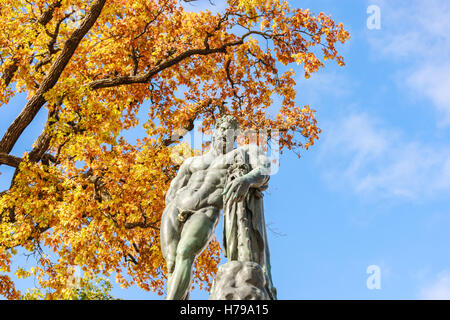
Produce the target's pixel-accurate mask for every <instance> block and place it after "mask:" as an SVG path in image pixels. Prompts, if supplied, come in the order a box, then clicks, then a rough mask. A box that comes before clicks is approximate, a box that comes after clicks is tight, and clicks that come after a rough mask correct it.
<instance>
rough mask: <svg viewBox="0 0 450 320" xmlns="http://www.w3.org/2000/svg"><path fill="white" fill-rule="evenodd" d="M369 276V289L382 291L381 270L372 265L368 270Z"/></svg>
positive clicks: (367, 283)
mask: <svg viewBox="0 0 450 320" xmlns="http://www.w3.org/2000/svg"><path fill="white" fill-rule="evenodd" d="M366 272H367V274H370V276H369V277H368V278H367V282H366V285H367V289H369V290H380V289H381V269H380V267H379V266H377V265H374V264H373V265H370V266H368V267H367V270H366Z"/></svg>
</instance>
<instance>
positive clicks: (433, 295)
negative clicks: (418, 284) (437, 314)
mask: <svg viewBox="0 0 450 320" xmlns="http://www.w3.org/2000/svg"><path fill="white" fill-rule="evenodd" d="M420 298H421V299H426V300H450V272H448V271H444V272H441V273H440V274H438V276H437V279H436V280H435V281H434V282H433V283H431V284H429V285H427V286H425V287H423V288H422V289H421V290H420Z"/></svg>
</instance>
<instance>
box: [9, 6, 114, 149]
mask: <svg viewBox="0 0 450 320" xmlns="http://www.w3.org/2000/svg"><path fill="white" fill-rule="evenodd" d="M105 2H106V0H96V1H95V2H94V4H93V5H92V7H91V10H90V11H89V13H88V14H87V15H86V17H85V18H84V19H83V21H82V23H81V25H80V26H79V27H78V28H77V29H76V30H75V31H74V32H73V33H72V35H71V36H70V37H69V39H67V41H66V42H65V43H64V47H63V49H62V50H61V53H60V54H59V55H58V56H57V57H56V59H55V62H54V63H53V64H52V66H51V68H50V71H49V73H48V75H47V76H46V77H45V78H44V80H43V81H42V83H41V84H40V86H39V89H38V90H37V92H36V94H35V95H34V96H33V97H32V98H31V99H30V100H29V101H28V102H27V104H26V105H25V107H24V108H23V110H22V112H21V113H20V114H19V116H18V117H17V118H16V119H15V120H14V121H13V123H12V124H11V126H10V127H9V128H8V130H7V131H6V133H5V135H4V136H3V138H2V140H1V141H0V152H4V153H10V152H11V150H12V148H13V147H14V144H15V143H16V142H17V140H18V139H19V137H20V135H21V134H22V132H23V131H24V130H25V128H26V127H27V126H28V125H29V124H30V123H31V121H32V120H33V119H34V117H35V116H36V114H37V113H38V112H39V110H40V109H41V107H42V106H43V105H44V104H45V99H44V94H45V93H46V92H47V91H48V90H50V89H51V88H53V86H54V85H55V84H56V83H57V81H58V79H59V77H60V76H61V73H62V72H63V70H64V69H65V67H66V66H67V64H68V63H69V61H70V59H71V58H72V55H73V54H74V52H75V50H76V48H77V47H78V44H79V43H80V41H81V39H83V37H84V36H85V35H86V33H87V32H88V31H89V30H90V29H91V27H92V26H93V25H94V23H95V21H97V18H98V17H99V15H100V13H101V11H102V9H103V6H104V4H105Z"/></svg>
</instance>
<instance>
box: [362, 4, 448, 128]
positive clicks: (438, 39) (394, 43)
mask: <svg viewBox="0 0 450 320" xmlns="http://www.w3.org/2000/svg"><path fill="white" fill-rule="evenodd" d="M371 2H373V1H371ZM378 3H379V4H380V6H381V10H382V11H381V14H382V19H383V24H382V25H383V27H382V29H381V30H380V31H377V32H371V33H368V34H369V35H371V37H370V38H369V42H370V43H371V45H372V47H373V49H374V50H375V52H376V54H377V56H378V55H379V54H381V56H383V57H384V58H388V59H398V60H401V63H402V64H403V65H404V68H403V69H402V70H400V72H399V73H398V74H397V78H398V81H399V84H400V86H403V85H405V84H406V86H407V87H408V88H409V89H412V91H411V93H413V94H416V93H418V94H420V95H423V96H425V97H427V98H428V99H430V101H431V104H430V105H432V106H433V107H435V108H436V109H437V111H438V112H439V113H440V115H441V117H440V121H439V124H441V125H450V93H449V92H450V90H449V88H450V32H449V30H450V2H448V1H447V0H426V1H424V0H413V1H411V0H408V1H406V0H400V1H389V2H388V1H378Z"/></svg>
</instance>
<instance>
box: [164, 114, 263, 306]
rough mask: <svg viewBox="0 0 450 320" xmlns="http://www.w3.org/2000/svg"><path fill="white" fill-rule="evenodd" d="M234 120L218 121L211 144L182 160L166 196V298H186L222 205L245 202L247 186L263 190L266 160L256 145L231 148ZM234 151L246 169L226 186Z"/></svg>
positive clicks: (236, 128)
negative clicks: (244, 161)
mask: <svg viewBox="0 0 450 320" xmlns="http://www.w3.org/2000/svg"><path fill="white" fill-rule="evenodd" d="M238 129H239V124H238V122H237V120H236V119H235V118H234V117H232V116H224V117H222V118H220V119H218V120H217V122H216V124H215V131H214V133H213V137H212V148H211V149H210V151H209V152H208V153H206V154H204V155H201V156H196V157H192V158H188V159H186V160H185V161H184V162H183V164H182V165H181V167H180V169H179V172H178V174H177V176H176V177H175V178H174V180H173V181H172V182H171V184H170V188H169V190H168V192H167V195H166V208H165V209H164V212H163V215H162V220H161V248H162V252H163V256H164V258H165V260H166V263H167V269H168V272H169V276H168V282H167V299H169V300H174V299H175V300H180V299H186V298H187V296H188V292H189V287H190V284H191V277H192V266H193V263H194V259H195V258H196V257H197V256H198V255H199V254H200V253H201V252H202V251H203V249H205V247H206V246H207V245H208V243H209V241H210V240H211V237H212V236H213V234H214V231H215V228H216V226H217V223H218V221H219V217H220V211H221V210H222V209H223V207H224V204H227V205H230V204H232V203H233V202H235V203H237V202H240V201H243V200H244V199H245V198H246V196H247V194H248V192H249V190H250V189H251V188H254V189H259V188H264V186H266V185H267V181H268V180H269V170H270V162H269V160H268V158H267V156H266V155H265V154H264V153H262V152H261V151H260V149H259V148H258V147H257V146H255V145H244V146H241V147H238V148H234V144H235V140H236V132H237V131H238ZM237 154H244V155H245V156H246V158H247V159H248V163H249V164H250V168H249V170H248V172H247V173H246V174H244V175H242V176H239V177H237V178H236V179H234V180H232V181H230V182H229V183H228V184H227V172H228V171H229V170H228V169H229V168H230V166H232V165H233V164H234V159H235V158H236V155H237Z"/></svg>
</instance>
